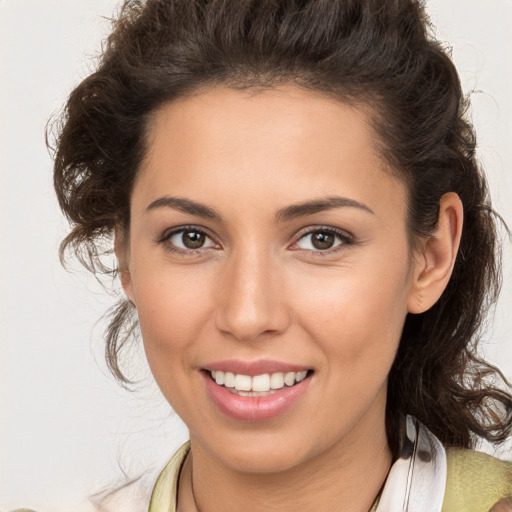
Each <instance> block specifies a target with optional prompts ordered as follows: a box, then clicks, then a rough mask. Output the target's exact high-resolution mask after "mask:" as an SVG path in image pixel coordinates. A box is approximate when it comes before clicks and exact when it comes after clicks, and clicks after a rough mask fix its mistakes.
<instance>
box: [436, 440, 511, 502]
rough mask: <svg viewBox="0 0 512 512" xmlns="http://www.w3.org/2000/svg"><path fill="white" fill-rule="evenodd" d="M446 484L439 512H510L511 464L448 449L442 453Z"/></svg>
mask: <svg viewBox="0 0 512 512" xmlns="http://www.w3.org/2000/svg"><path fill="white" fill-rule="evenodd" d="M446 462H447V480H446V494H445V498H444V503H443V512H459V511H460V512H462V511H464V512H488V511H490V510H491V509H492V508H493V507H494V506H495V505H496V507H498V506H499V507H501V508H495V509H494V510H495V511H498V510H499V511H501V510H503V511H512V508H510V506H508V505H507V504H506V501H504V502H502V503H501V504H500V505H498V503H499V502H500V501H501V500H506V499H507V498H509V497H511V498H512V462H506V461H503V460H500V459H497V458H496V457H492V456H491V455H487V454H486V453H482V452H476V451H472V450H462V449H455V448H449V449H448V450H447V451H446Z"/></svg>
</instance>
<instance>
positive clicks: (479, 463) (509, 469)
mask: <svg viewBox="0 0 512 512" xmlns="http://www.w3.org/2000/svg"><path fill="white" fill-rule="evenodd" d="M189 450H190V443H188V442H187V443H185V444H184V445H183V446H182V447H181V448H180V449H179V450H178V451H177V452H176V454H175V455H174V457H173V458H172V459H171V460H170V461H169V463H168V464H167V466H166V467H165V468H164V470H163V471H162V473H161V474H160V476H159V477H158V480H157V481H156V484H155V487H154V489H153V494H152V496H151V502H150V505H149V511H148V512H176V498H177V490H178V477H179V473H180V469H181V466H182V464H183V462H184V461H185V458H186V456H187V454H188V452H189ZM446 457H447V466H448V473H447V482H446V492H445V496H444V502H443V508H442V512H489V511H490V509H491V508H492V507H493V505H495V504H496V503H497V502H499V501H500V500H502V499H503V498H508V497H510V498H512V462H505V461H502V460H500V459H497V458H495V457H492V456H490V455H487V454H485V453H481V452H475V451H472V450H459V449H453V448H452V449H448V450H447V451H446ZM377 505H378V503H376V504H375V505H374V506H373V507H372V510H375V509H376V507H377Z"/></svg>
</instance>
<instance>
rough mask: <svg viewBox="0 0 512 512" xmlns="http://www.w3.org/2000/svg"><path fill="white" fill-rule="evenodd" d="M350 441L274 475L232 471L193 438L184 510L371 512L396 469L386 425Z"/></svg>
mask: <svg viewBox="0 0 512 512" xmlns="http://www.w3.org/2000/svg"><path fill="white" fill-rule="evenodd" d="M383 423H384V422H383ZM347 437H352V439H344V440H343V441H342V442H339V443H337V444H335V445H334V446H332V447H330V448H329V449H328V450H326V451H325V452H323V453H321V454H319V455H317V456H316V457H314V458H312V459H309V460H307V461H306V462H303V463H301V464H300V465H297V466H295V467H293V468H290V469H287V470H284V471H280V472H278V473H270V474H267V473H264V474H261V473H256V474H254V473H250V472H241V471H237V470H234V469H232V468H229V467H227V466H226V465H224V464H222V463H219V461H217V460H215V459H213V458H211V457H209V456H208V453H207V452H206V451H204V450H202V449H201V445H200V443H197V442H194V439H193V437H191V456H189V458H188V459H187V462H186V463H185V466H184V468H183V470H182V473H181V476H180V491H179V496H178V504H179V506H178V512H181V511H187V512H188V511H189V510H197V511H198V512H235V511H236V512H238V511H240V510H244V512H261V510H272V511H275V512H291V511H293V512H295V511H296V510H322V511H323V512H340V511H347V512H348V511H350V512H367V511H368V510H370V508H371V507H372V505H373V503H374V501H375V499H376V497H377V495H378V493H379V491H380V489H381V488H382V486H383V484H384V481H385V479H386V476H387V474H388V471H389V468H390V465H391V452H390V450H389V446H388V443H387V439H386V434H385V427H384V424H383V425H382V428H381V429H379V430H378V431H375V430H372V431H370V432H369V433H368V434H365V432H364V431H363V432H361V431H360V430H359V431H358V432H355V433H354V434H353V435H352V436H347Z"/></svg>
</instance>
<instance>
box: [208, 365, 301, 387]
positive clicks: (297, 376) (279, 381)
mask: <svg viewBox="0 0 512 512" xmlns="http://www.w3.org/2000/svg"><path fill="white" fill-rule="evenodd" d="M307 373H308V372H307V370H304V371H302V372H288V373H281V372H278V373H272V374H269V373H264V374H263V375H255V376H254V377H251V376H249V375H241V374H239V373H231V372H221V371H219V370H217V371H214V370H212V371H211V374H212V377H213V379H214V380H215V382H216V383H217V384H219V385H221V386H226V387H227V388H235V389H236V390H237V391H270V390H271V389H281V388H284V386H285V384H286V385H287V386H293V385H294V384H295V383H296V382H300V381H301V380H304V378H305V377H306V375H307Z"/></svg>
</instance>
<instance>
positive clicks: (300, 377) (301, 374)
mask: <svg viewBox="0 0 512 512" xmlns="http://www.w3.org/2000/svg"><path fill="white" fill-rule="evenodd" d="M307 374H308V371H307V370H304V371H303V372H299V373H297V376H296V377H295V381H296V382H300V381H301V380H304V379H305V378H306V375H307Z"/></svg>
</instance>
